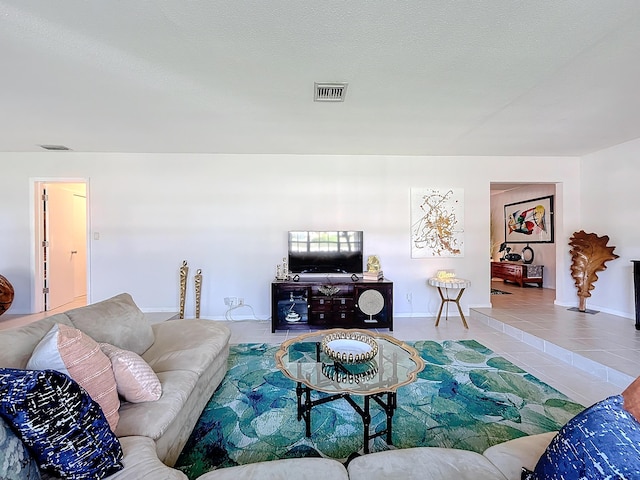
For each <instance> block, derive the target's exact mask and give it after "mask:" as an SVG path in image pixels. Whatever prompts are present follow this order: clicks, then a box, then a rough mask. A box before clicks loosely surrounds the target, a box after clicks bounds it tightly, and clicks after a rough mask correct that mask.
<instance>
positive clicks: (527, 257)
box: [522, 243, 535, 265]
mask: <svg viewBox="0 0 640 480" xmlns="http://www.w3.org/2000/svg"><path fill="white" fill-rule="evenodd" d="M533 257H535V254H534V253H533V248H531V247H530V246H529V244H528V243H527V246H526V247H524V248H523V249H522V261H523V262H524V263H526V264H527V265H530V264H532V263H533Z"/></svg>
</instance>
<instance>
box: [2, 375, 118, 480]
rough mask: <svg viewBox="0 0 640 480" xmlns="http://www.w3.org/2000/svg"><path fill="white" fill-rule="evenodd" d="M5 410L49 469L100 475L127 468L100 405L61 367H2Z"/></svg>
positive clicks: (55, 472) (73, 474)
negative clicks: (47, 368)
mask: <svg viewBox="0 0 640 480" xmlns="http://www.w3.org/2000/svg"><path fill="white" fill-rule="evenodd" d="M0 415H1V416H2V417H3V418H4V420H5V421H6V422H7V423H9V424H10V425H11V426H12V428H13V429H14V430H15V431H16V432H17V433H18V436H19V437H20V438H21V440H22V442H23V443H24V444H25V445H26V446H27V448H29V450H30V451H31V453H32V455H33V457H34V458H35V459H36V461H37V462H38V465H39V466H40V468H41V469H43V470H45V471H46V472H49V473H52V474H53V475H57V476H60V477H63V478H83V479H99V478H104V477H106V476H108V475H110V474H112V473H115V472H116V471H118V470H120V469H122V464H121V459H122V449H121V447H120V443H119V442H118V439H117V438H116V436H115V435H114V434H113V432H112V431H111V428H110V427H109V424H108V423H107V421H106V419H105V417H104V415H103V413H102V410H101V409H100V406H99V405H98V404H97V403H96V402H95V401H93V400H92V399H91V397H90V396H89V395H87V393H86V392H85V391H84V390H83V389H82V388H81V387H80V386H79V385H78V384H77V383H76V382H74V381H73V380H72V379H70V378H69V377H68V376H66V375H64V374H62V373H60V372H56V371H53V370H46V371H43V370H17V369H0Z"/></svg>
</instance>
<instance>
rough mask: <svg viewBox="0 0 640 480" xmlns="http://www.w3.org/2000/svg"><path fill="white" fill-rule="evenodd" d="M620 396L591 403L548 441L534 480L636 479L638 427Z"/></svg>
mask: <svg viewBox="0 0 640 480" xmlns="http://www.w3.org/2000/svg"><path fill="white" fill-rule="evenodd" d="M623 402H624V400H623V397H622V395H616V396H613V397H609V398H606V399H604V400H602V401H600V402H597V403H595V404H594V405H592V406H591V407H589V408H587V409H585V410H583V411H582V412H581V413H579V414H578V415H576V416H575V417H573V418H572V419H571V420H569V421H568V422H567V424H566V425H565V426H564V427H562V428H561V429H560V431H559V432H558V434H557V435H556V436H555V437H554V438H553V440H551V443H550V444H549V447H548V448H547V449H546V450H545V452H544V453H543V454H542V456H541V457H540V460H539V461H538V463H537V464H536V467H535V469H534V475H533V478H535V479H545V480H546V479H550V480H552V479H565V480H571V479H576V480H577V479H582V478H598V479H600V478H638V472H640V423H639V422H638V421H637V420H636V419H635V417H634V416H633V415H632V414H631V413H629V412H628V411H626V410H625V409H624V408H623Z"/></svg>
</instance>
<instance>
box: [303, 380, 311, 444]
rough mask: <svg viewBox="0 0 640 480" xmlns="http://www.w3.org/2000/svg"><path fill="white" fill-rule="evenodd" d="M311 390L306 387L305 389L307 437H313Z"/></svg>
mask: <svg viewBox="0 0 640 480" xmlns="http://www.w3.org/2000/svg"><path fill="white" fill-rule="evenodd" d="M311 407H313V405H312V404H311V389H309V388H308V387H305V389H304V420H305V423H306V432H305V433H306V435H307V437H310V436H311Z"/></svg>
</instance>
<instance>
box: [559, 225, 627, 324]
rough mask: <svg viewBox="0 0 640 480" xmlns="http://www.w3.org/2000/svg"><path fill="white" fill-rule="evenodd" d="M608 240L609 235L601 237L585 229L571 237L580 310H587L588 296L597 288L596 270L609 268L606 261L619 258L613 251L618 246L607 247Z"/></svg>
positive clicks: (573, 266) (573, 267) (573, 268)
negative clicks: (586, 231) (595, 284)
mask: <svg viewBox="0 0 640 480" xmlns="http://www.w3.org/2000/svg"><path fill="white" fill-rule="evenodd" d="M608 241H609V237H608V236H607V235H603V236H602V237H599V236H597V235H596V234H595V233H585V231H584V230H580V231H579V232H575V233H574V234H573V236H572V237H571V238H570V239H569V245H570V246H571V250H570V252H569V253H571V258H572V260H573V261H572V263H571V276H572V277H573V279H574V280H575V284H576V287H578V297H579V304H578V310H580V311H581V312H584V311H586V310H587V297H590V296H591V293H590V291H591V290H593V289H594V288H595V286H594V283H595V282H596V280H598V275H596V272H601V271H602V270H605V269H606V268H607V267H606V265H605V262H608V261H610V260H615V259H616V258H618V255H616V254H615V253H613V251H614V250H615V248H616V247H607V242H608Z"/></svg>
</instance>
